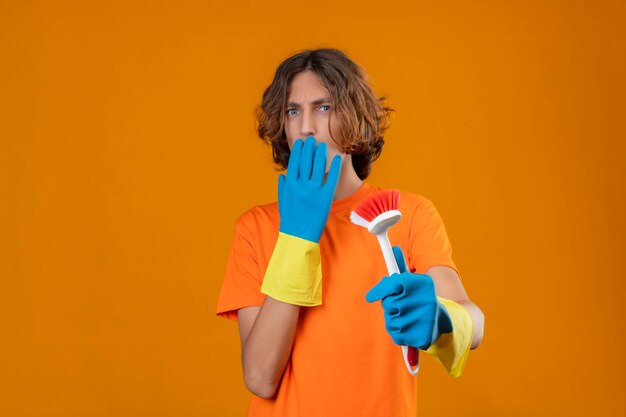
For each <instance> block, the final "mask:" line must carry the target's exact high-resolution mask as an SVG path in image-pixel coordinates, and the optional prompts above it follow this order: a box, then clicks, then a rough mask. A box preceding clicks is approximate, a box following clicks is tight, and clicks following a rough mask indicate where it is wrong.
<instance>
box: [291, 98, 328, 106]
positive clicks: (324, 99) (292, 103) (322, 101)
mask: <svg viewBox="0 0 626 417" xmlns="http://www.w3.org/2000/svg"><path fill="white" fill-rule="evenodd" d="M330 101H331V100H330V98H328V97H324V98H318V99H317V100H314V101H312V102H311V104H312V105H314V106H315V105H317V104H323V103H330ZM287 107H300V103H296V102H294V101H290V102H289V103H287Z"/></svg>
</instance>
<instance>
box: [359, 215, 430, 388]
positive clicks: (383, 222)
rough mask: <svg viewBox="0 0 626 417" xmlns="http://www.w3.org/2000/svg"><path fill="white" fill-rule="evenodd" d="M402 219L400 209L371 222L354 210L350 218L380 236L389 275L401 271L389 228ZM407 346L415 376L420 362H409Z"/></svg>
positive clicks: (411, 368)
mask: <svg viewBox="0 0 626 417" xmlns="http://www.w3.org/2000/svg"><path fill="white" fill-rule="evenodd" d="M401 219H402V213H401V212H400V211H398V210H389V211H385V212H383V213H381V214H379V215H378V216H376V217H375V218H374V220H372V221H371V222H368V221H367V220H365V219H364V218H363V217H361V216H359V215H358V214H356V213H355V212H354V211H353V212H352V213H351V214H350V220H351V221H352V223H354V224H356V225H359V226H362V227H365V228H366V229H367V230H368V231H369V232H370V233H372V234H375V235H376V237H377V238H378V244H379V245H380V249H381V250H382V252H383V257H384V258H385V264H386V265H387V271H388V272H389V275H391V274H398V273H400V269H399V268H398V263H397V262H396V257H395V256H394V255H393V249H392V248H391V242H389V236H388V235H387V230H388V229H389V228H390V227H391V226H393V225H394V224H396V223H398V222H399V221H400V220H401ZM408 350H409V348H408V347H407V346H402V356H403V357H404V364H405V365H406V368H407V370H408V371H409V373H410V374H411V375H413V376H415V375H417V373H418V371H419V363H418V364H417V366H415V368H413V367H412V366H411V364H409V360H408Z"/></svg>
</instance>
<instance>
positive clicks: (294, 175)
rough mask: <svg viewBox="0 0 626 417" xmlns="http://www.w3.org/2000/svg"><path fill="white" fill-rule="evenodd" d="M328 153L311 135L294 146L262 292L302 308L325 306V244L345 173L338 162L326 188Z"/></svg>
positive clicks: (281, 181)
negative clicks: (337, 190)
mask: <svg viewBox="0 0 626 417" xmlns="http://www.w3.org/2000/svg"><path fill="white" fill-rule="evenodd" d="M327 155H328V149H327V146H326V144H325V143H323V142H322V143H320V144H319V145H317V146H316V142H315V139H314V138H313V137H312V136H309V137H308V138H307V140H306V141H305V142H303V141H302V140H301V139H298V140H296V141H295V143H294V144H293V147H292V149H291V155H290V156H289V164H288V166H287V175H286V176H285V175H282V174H281V175H280V176H279V177H278V211H279V213H280V227H279V233H278V240H277V242H276V247H275V248H274V252H273V253H272V257H271V259H270V262H269V265H268V267H267V271H266V272H265V277H264V279H263V284H262V286H261V292H262V293H264V294H266V295H269V296H271V297H272V298H274V299H276V300H279V301H283V302H286V303H290V304H295V305H301V306H316V305H320V304H322V266H321V256H320V249H319V241H320V238H321V236H322V233H323V232H324V227H325V226H326V221H327V220H328V215H329V213H330V207H331V205H332V201H333V197H334V195H335V188H336V187H337V182H338V180H339V174H340V171H341V157H340V156H339V155H337V156H335V157H334V158H333V161H332V163H331V166H330V170H329V172H328V176H327V178H326V183H324V175H325V173H326V160H327V157H328V156H327Z"/></svg>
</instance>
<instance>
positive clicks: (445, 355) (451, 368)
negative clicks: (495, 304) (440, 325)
mask: <svg viewBox="0 0 626 417" xmlns="http://www.w3.org/2000/svg"><path fill="white" fill-rule="evenodd" d="M437 298H438V300H439V302H440V303H441V304H442V305H443V306H444V307H445V308H446V310H447V312H448V315H449V317H450V319H451V321H452V326H453V328H454V330H453V331H452V332H451V333H442V334H441V335H440V336H439V338H438V339H437V341H436V342H435V343H433V344H432V345H431V346H430V347H429V348H428V349H427V350H426V353H428V354H429V355H431V356H433V357H435V358H436V359H438V360H439V362H441V364H442V365H443V366H444V368H446V370H447V371H448V373H449V374H450V375H452V376H453V377H455V378H458V377H460V376H461V374H462V373H463V369H464V368H465V363H466V362H467V358H468V356H469V350H470V347H471V345H472V337H473V335H474V321H473V320H472V316H471V314H470V313H469V311H468V310H467V309H466V308H465V307H463V306H462V305H460V304H458V303H455V302H454V301H452V300H448V299H446V298H442V297H439V296H438V297H437Z"/></svg>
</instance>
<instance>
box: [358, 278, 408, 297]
mask: <svg viewBox="0 0 626 417" xmlns="http://www.w3.org/2000/svg"><path fill="white" fill-rule="evenodd" d="M403 291H404V287H403V286H402V284H400V283H399V282H397V281H396V280H395V279H394V278H393V277H385V278H383V279H382V280H381V281H380V282H379V283H378V284H376V285H375V286H374V287H372V289H370V290H369V291H368V292H367V294H365V301H367V302H368V303H373V302H375V301H378V300H382V299H383V298H385V297H387V296H389V295H394V294H402V292H403Z"/></svg>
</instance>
